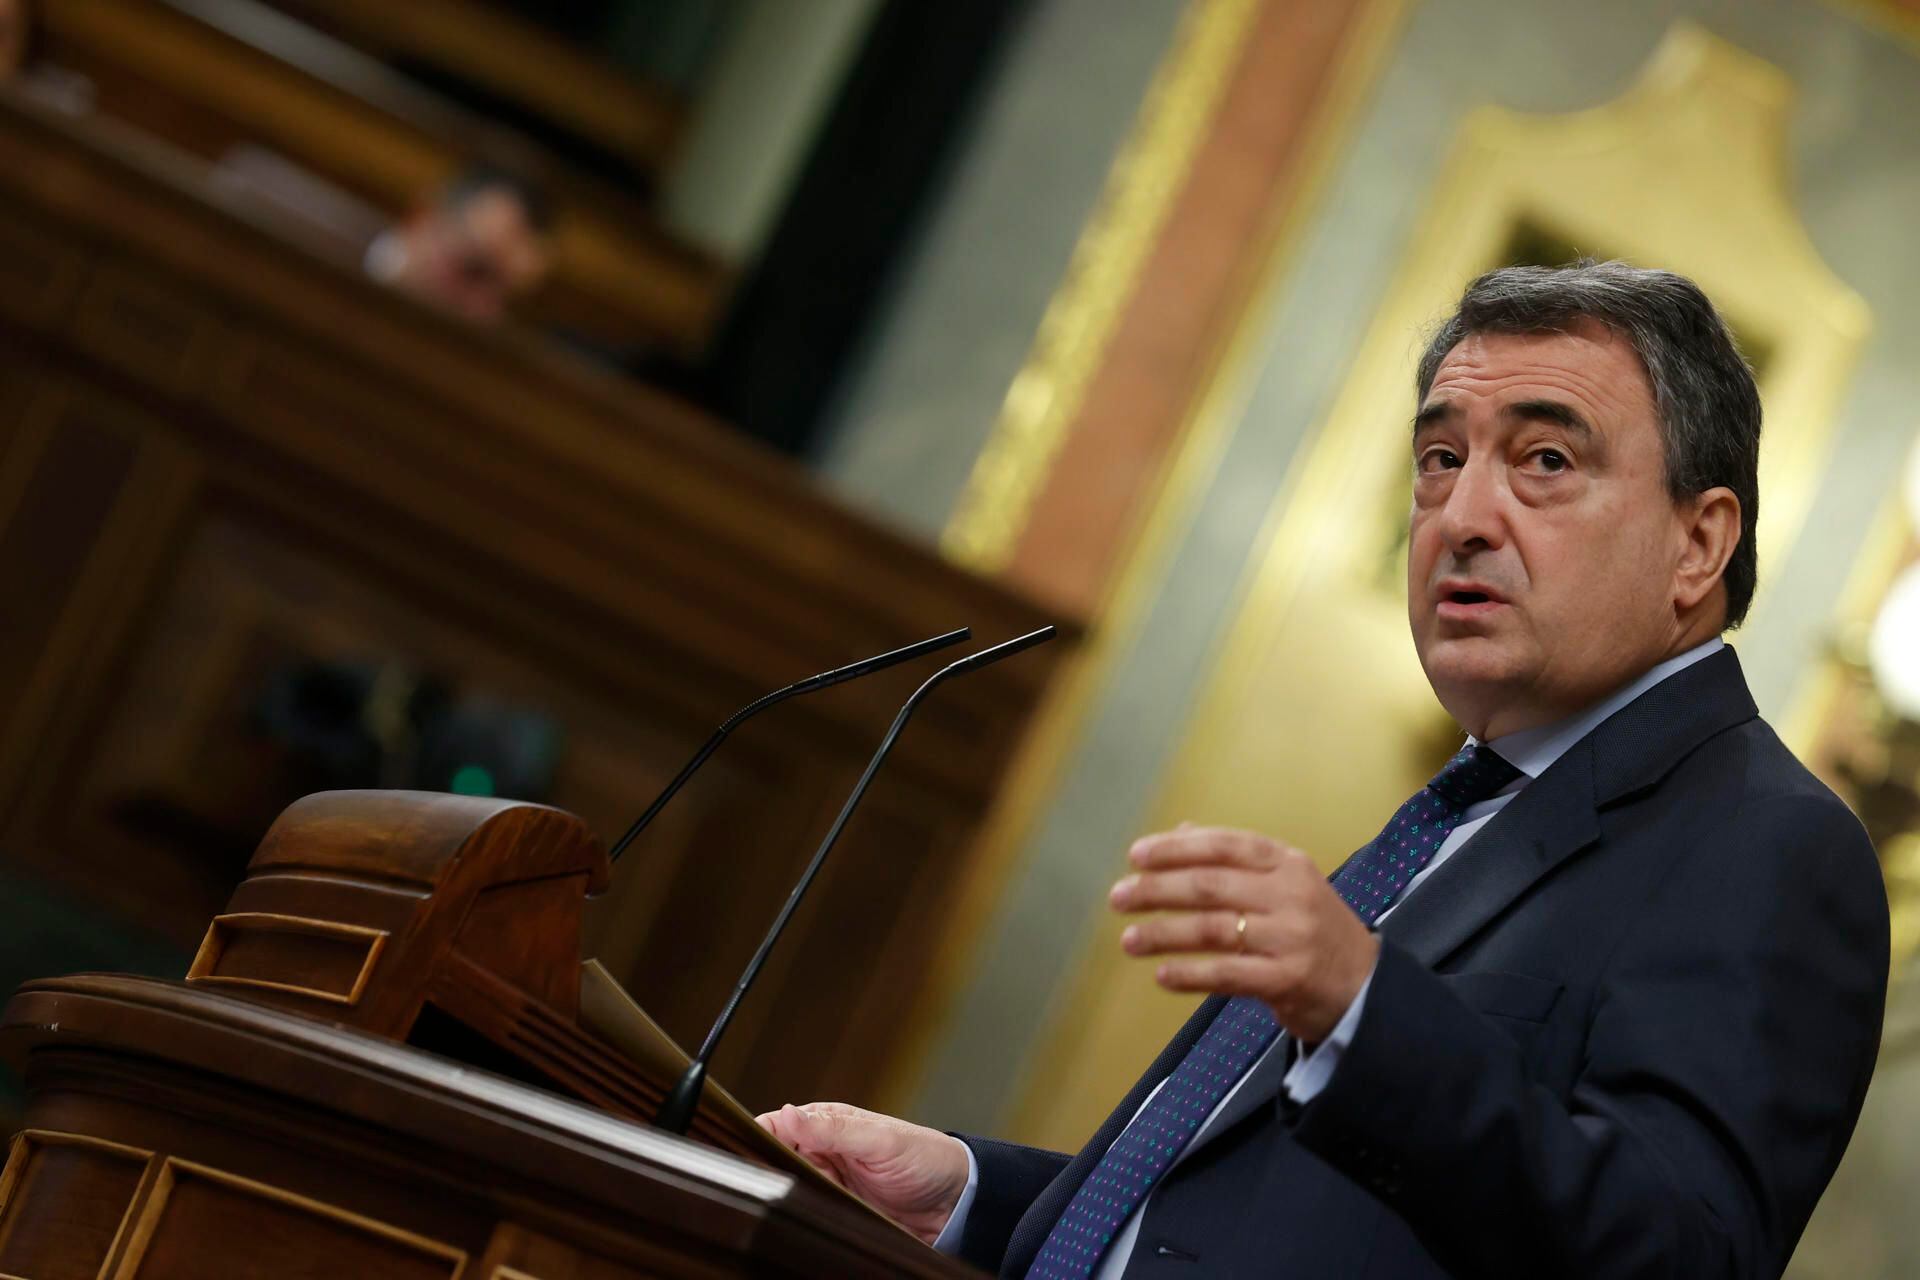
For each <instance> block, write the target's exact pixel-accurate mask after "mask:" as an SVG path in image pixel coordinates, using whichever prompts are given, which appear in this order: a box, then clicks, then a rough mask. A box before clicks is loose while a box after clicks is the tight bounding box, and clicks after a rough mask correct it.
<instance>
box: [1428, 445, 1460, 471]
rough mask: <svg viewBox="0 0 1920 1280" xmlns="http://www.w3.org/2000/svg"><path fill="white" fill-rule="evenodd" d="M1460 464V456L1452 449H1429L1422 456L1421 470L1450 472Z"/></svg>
mask: <svg viewBox="0 0 1920 1280" xmlns="http://www.w3.org/2000/svg"><path fill="white" fill-rule="evenodd" d="M1459 465H1461V464H1460V455H1458V454H1456V453H1455V452H1454V451H1453V450H1451V449H1429V450H1427V451H1426V452H1425V453H1423V454H1421V455H1420V470H1422V471H1448V470H1451V469H1453V468H1455V467H1458V466H1459Z"/></svg>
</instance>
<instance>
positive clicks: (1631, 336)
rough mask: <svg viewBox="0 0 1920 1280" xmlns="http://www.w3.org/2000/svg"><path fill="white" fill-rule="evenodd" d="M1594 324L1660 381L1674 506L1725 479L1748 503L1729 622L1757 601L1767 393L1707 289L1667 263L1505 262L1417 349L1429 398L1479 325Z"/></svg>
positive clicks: (1730, 582) (1535, 328)
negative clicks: (1450, 358)
mask: <svg viewBox="0 0 1920 1280" xmlns="http://www.w3.org/2000/svg"><path fill="white" fill-rule="evenodd" d="M1582 320H1592V321H1598V322H1599V323H1601V324H1604V325H1606V326H1608V327H1609V328H1611V329H1613V330H1614V331H1615V332H1617V333H1619V334H1620V335H1621V336H1623V337H1625V338H1626V339H1627V341H1628V342H1630V343H1631V344H1632V345H1633V349H1634V351H1635V352H1637V353H1638V354H1639V356H1640V363H1641V364H1642V365H1644V366H1645V367H1646V370H1647V379H1648V381H1649V382H1651V383H1652V384H1653V399H1654V405H1655V406H1656V408H1657V409H1658V411H1659V414H1660V432H1661V436H1662V439H1663V441H1664V444H1665V452H1666V470H1667V492H1668V493H1669V494H1670V495H1672V497H1673V500H1674V501H1675V502H1680V501H1683V500H1684V499H1687V498H1691V497H1694V496H1695V495H1697V494H1701V493H1704V492H1706V491H1707V490H1708V489H1712V488H1715V487H1716V486H1720V485H1725V486H1726V487H1727V488H1729V489H1731V490H1733V492H1734V496H1735V497H1737V498H1739V500H1740V541H1739V542H1738V543H1737V544H1736V545H1735V546H1734V549H1733V557H1732V559H1731V560H1729V561H1728V562H1727V571H1726V584H1727V620H1726V625H1727V626H1728V627H1737V626H1739V625H1740V622H1741V620H1742V619H1743V618H1745V617H1746V616H1747V608H1748V606H1749V605H1751V604H1752V603H1753V587H1754V579H1755V575H1756V573H1757V569H1758V561H1757V558H1756V556H1755V554H1754V545H1753V535H1754V527H1755V525H1756V523H1757V522H1758V520H1759V518H1760V478H1759V470H1760V389H1759V387H1758V386H1757V385H1756V384H1755V382H1754V379H1753V370H1752V369H1751V368H1750V367H1749V366H1748V364H1747V362H1746V359H1745V358H1744V357H1742V356H1741V354H1740V348H1739V346H1738V345H1737V344H1736V343H1735V342H1734V339H1733V334H1732V333H1731V332H1730V331H1729V330H1728V328H1727V325H1726V322H1725V321H1723V320H1722V319H1721V318H1720V313H1719V312H1718V311H1716V310H1715V309H1714V305H1713V303H1712V302H1710V301H1709V300H1708V299H1707V295H1706V294H1704V293H1702V292H1701V291H1700V286H1699V285H1696V284H1695V283H1694V282H1693V281H1691V280H1689V279H1687V278H1686V277H1685V276H1679V275H1675V274H1674V273H1673V272H1671V271H1648V270H1644V269H1642V268H1639V267H1632V266H1628V265H1627V264H1626V263H1624V262H1593V261H1591V260H1588V259H1582V260H1581V261H1579V262H1575V263H1573V264H1571V265H1569V266H1565V267H1504V268H1502V269H1501V270H1499V271H1489V272H1488V273H1487V274H1485V275H1483V276H1481V277H1480V278H1479V279H1478V280H1475V281H1474V282H1473V283H1472V284H1470V285H1468V286H1467V291H1466V292H1465V293H1464V294H1462V295H1461V297H1460V306H1459V308H1458V309H1457V310H1456V311H1455V312H1454V314H1453V315H1452V316H1451V317H1450V318H1449V319H1448V320H1447V321H1446V322H1445V323H1444V324H1442V325H1441V326H1440V328H1439V329H1438V330H1437V331H1436V332H1435V333H1434V335H1433V338H1432V340H1431V341H1429V342H1428V343H1427V349H1426V353H1425V354H1424V355H1422V356H1421V357H1420V372H1419V377H1418V382H1419V387H1420V399H1421V401H1422V402H1423V403H1424V402H1425V400H1426V396H1427V392H1428V391H1429V390H1431V389H1432V387H1433V378H1434V374H1435V373H1436V372H1438V371H1439V368H1440V362H1441V361H1442V360H1444V359H1446V356H1447V353H1448V352H1449V351H1451V350H1453V348H1454V347H1455V346H1457V345H1458V344H1459V343H1460V341H1461V340H1462V339H1463V338H1466V337H1467V336H1469V335H1470V334H1476V333H1557V332H1564V331H1565V330H1567V329H1568V328H1570V327H1571V326H1573V325H1574V324H1576V323H1578V322H1580V321H1582Z"/></svg>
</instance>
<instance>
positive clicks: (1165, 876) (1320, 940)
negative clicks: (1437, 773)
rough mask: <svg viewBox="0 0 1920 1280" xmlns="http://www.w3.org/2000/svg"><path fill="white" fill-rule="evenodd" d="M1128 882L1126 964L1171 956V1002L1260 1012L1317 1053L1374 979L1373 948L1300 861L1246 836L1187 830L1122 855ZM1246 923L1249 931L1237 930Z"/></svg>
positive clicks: (1309, 865) (1292, 852)
mask: <svg viewBox="0 0 1920 1280" xmlns="http://www.w3.org/2000/svg"><path fill="white" fill-rule="evenodd" d="M1127 860H1128V861H1129V862H1131V863H1132V864H1133V867H1134V871H1135V874H1133V875H1130V876H1128V877H1127V878H1126V879H1124V880H1122V881H1120V882H1119V883H1118V884H1116V885H1114V886H1113V892H1112V894H1111V896H1110V901H1111V902H1112V904H1113V908H1114V910H1116V911H1120V912H1124V913H1127V914H1135V913H1146V912H1152V913H1157V914H1152V915H1148V916H1147V917H1146V918H1145V919H1142V920H1138V921H1135V922H1134V923H1132V924H1130V925H1128V926H1127V928H1126V930H1125V932H1123V933H1122V934H1121V935H1120V945H1121V948H1122V949H1123V950H1125V951H1126V952H1127V954H1129V955H1135V956H1152V955H1169V956H1174V957H1176V958H1174V959H1169V960H1166V961H1164V962H1162V963H1161V965H1160V967H1159V969H1158V970H1157V971H1156V976H1157V978H1158V979H1159V982H1160V985H1161V986H1163V987H1165V988H1166V989H1167V990H1169V991H1205V992H1209V993H1213V994H1216V995H1227V996H1252V997H1255V998H1256V999H1259V1000H1263V1001H1265V1002H1266V1004H1267V1006H1268V1007H1269V1008H1271V1009H1272V1010H1273V1016H1274V1017H1275V1018H1277V1019H1279V1021H1280V1025H1281V1026H1283V1027H1285V1028H1286V1029H1287V1030H1288V1031H1289V1032H1291V1033H1292V1034H1293V1036H1294V1037H1295V1038H1296V1039H1297V1040H1299V1041H1300V1042H1301V1043H1303V1044H1309V1045H1313V1044H1318V1043H1319V1042H1320V1041H1322V1040H1324V1039H1326V1038H1327V1035H1328V1034H1329V1033H1330V1032H1331V1031H1332V1030H1333V1029H1334V1027H1335V1026H1337V1025H1338V1024H1339V1022H1340V1016H1341V1015H1342V1014H1344V1013H1345V1012H1346V1011H1347V1006H1348V1005H1350V1004H1352V1003H1353V1000H1354V997H1356V996H1358V995H1359V994H1360V989H1361V988H1362V987H1364V986H1365V985H1366V983H1367V979H1368V978H1369V977H1371V976H1372V974H1373V967H1374V964H1375V962H1376V961H1377V960H1378V959H1379V955H1380V942H1379V940H1378V939H1377V938H1375V937H1374V936H1373V934H1372V932H1371V931H1370V930H1368V928H1367V926H1366V925H1364V924H1362V923H1361V922H1360V917H1359V916H1357V915H1355V914H1354V913H1353V909H1352V908H1351V907H1349V906H1348V905H1347V904H1346V902H1344V901H1343V900H1342V899H1341V897H1340V895H1339V894H1337V893H1335V892H1334V891H1333V887H1332V886H1331V885H1329V884H1328V883H1327V880H1326V876H1325V873H1323V872H1322V871H1321V870H1320V869H1319V868H1318V867H1316V866H1315V865H1314V864H1313V860H1312V859H1311V858H1309V857H1308V856H1307V855H1306V854H1304V853H1302V852H1300V851H1299V850H1298V849H1295V848H1293V847H1291V846H1289V845H1285V844H1281V843H1280V842H1279V841H1277V840H1271V839H1268V838H1267V837H1266V836H1263V835H1260V834H1258V833H1257V832H1253V831H1235V830H1230V829H1228V828H1225V827H1195V826H1187V825H1182V826H1181V827H1179V828H1178V829H1176V830H1173V831H1167V832H1162V833H1161V834H1159V835H1151V836H1143V837H1142V838H1140V839H1139V840H1136V841H1134V843H1133V847H1132V848H1131V849H1129V850H1128V851H1127ZM1243 922H1244V923H1243Z"/></svg>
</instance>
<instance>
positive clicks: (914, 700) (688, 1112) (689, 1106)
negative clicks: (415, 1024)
mask: <svg viewBox="0 0 1920 1280" xmlns="http://www.w3.org/2000/svg"><path fill="white" fill-rule="evenodd" d="M1053 634H1054V629H1053V628H1052V627H1041V628H1040V629H1039V630H1038V631H1029V632H1028V633H1027V634H1026V635H1023V636H1017V637H1015V638H1014V639H1012V640H1008V641H1006V642H1005V643H1004V644H997V645H994V646H993V647H992V648H990V649H982V650H980V651H979V652H978V653H972V654H968V655H967V656H966V657H964V658H962V659H960V661H958V662H955V663H951V664H950V665H948V666H945V667H942V668H941V669H940V670H938V671H936V672H934V673H933V675H931V676H929V677H928V678H927V682H926V683H925V684H923V685H921V686H920V687H919V688H918V689H915V690H914V691H913V696H912V697H910V698H908V699H907V700H906V702H905V703H904V704H902V706H901V707H900V714H898V715H896V716H895V717H894V718H893V725H892V727H891V728H889V729H888V730H887V736H886V737H885V738H882V739H881V740H880V749H879V750H877V751H875V752H874V753H873V759H871V760H869V761H867V767H866V771H865V772H863V773H862V774H861V775H860V781H858V782H856V783H854V784H853V792H852V794H850V795H849V796H848V797H847V802H846V803H845V804H844V805H842V806H840V816H839V817H837V818H835V819H834V820H833V826H832V827H830V828H828V830H827V835H826V838H825V839H824V840H822V841H821V842H820V847H819V848H818V849H816V850H815V851H814V854H813V860H812V861H811V862H809V863H807V869H806V870H805V871H803V872H801V873H800V882H799V883H798V884H796V885H794V886H793V892H792V893H790V894H788V895H787V901H786V905H785V906H783V907H781V908H780V914H779V915H777V916H775V917H774V920H773V927H772V928H771V929H768V930H767V936H766V937H765V938H763V939H761V941H760V949H759V950H758V951H755V952H754V953H753V959H751V960H749V961H748V962H747V969H746V972H745V973H742V974H741V975H740V981H739V982H737V983H735V984H734V988H733V994H732V995H731V996H730V997H728V999H727V1005H726V1008H724V1009H722V1010H721V1011H720V1016H719V1017H718V1018H716V1019H714V1023H713V1029H712V1030H711V1031H709V1032H707V1038H706V1040H704V1041H703V1042H702V1043H701V1045H700V1052H699V1053H696V1054H695V1055H694V1056H693V1061H692V1062H691V1063H689V1064H687V1069H686V1070H685V1071H683V1072H681V1074H680V1078H679V1079H678V1080H677V1081H675V1082H674V1086H673V1088H672V1089H671V1090H670V1091H669V1092H668V1093H667V1096H666V1099H665V1100H664V1101H662V1102H661V1104H660V1114H659V1115H657V1116H656V1117H654V1121H653V1123H654V1125H655V1127H657V1128H661V1129H666V1130H668V1131H669V1132H672V1133H685V1132H686V1131H687V1126H688V1125H690V1124H692V1123H693V1114H694V1112H695V1111H696V1110H697V1109H698V1108H699V1105H700V1094H701V1093H702V1092H703V1091H704V1090H705V1089H706V1085H707V1063H708V1062H709V1061H711V1060H712V1058H713V1051H714V1049H715V1048H717V1047H718V1046H719V1044H720V1037H721V1036H722V1035H723V1034H725V1033H726V1030H727V1024H728V1023H730V1022H732V1021H733V1015H734V1011H735V1010H737V1009H738V1008H739V1007H740V1000H741V998H742V997H743V996H745V995H746V994H747V988H748V987H750V986H752V985H753V980H754V979H755V978H757V977H759V976H760V969H761V967H762V966H763V965H765V964H766V962H767V954H768V953H769V952H771V951H772V950H773V944H774V943H776V942H778V941H779V940H780V934H781V933H782V932H783V931H784V930H785V929H786V927H787V921H789V920H791V919H792V918H793V913H794V909H795V908H797V907H798V906H799V905H800V899H801V898H803V897H805V896H806V892H807V888H808V886H810V885H812V884H813V878H814V877H815V876H816V875H818V874H819V873H820V868H821V866H822V865H823V864H824V863H825V862H826V860H827V854H828V852H830V851H831V850H832V848H833V845H834V841H836V840H838V839H839V838H840V832H841V830H842V829H844V828H845V827H846V825H847V819H848V818H851V817H852V816H853V811H854V808H855V807H856V806H858V805H859V803H860V798H861V797H862V796H864V795H866V793H867V784H868V783H870V782H872V781H873V775H874V774H876V773H878V772H879V771H880V765H881V763H882V762H883V761H885V760H886V758H887V753H888V752H889V751H892V750H893V744H894V742H895V741H896V740H897V739H898V738H899V737H900V731H901V730H902V729H904V728H905V727H906V724H907V720H908V719H909V718H911V717H912V715H913V713H914V709H915V708H917V707H918V706H919V705H920V702H921V699H923V698H925V697H926V696H927V695H928V694H929V693H931V692H932V691H933V689H934V688H935V686H937V685H940V684H942V683H944V682H946V681H948V680H951V679H953V677H955V676H962V675H965V674H967V673H968V672H969V671H978V670H979V669H980V668H982V667H986V666H991V665H992V664H994V663H996V662H998V661H1000V659H1002V658H1010V657H1012V656H1013V655H1014V654H1016V653H1019V652H1020V651H1021V650H1022V649H1031V648H1033V646H1035V645H1037V644H1042V643H1045V642H1046V641H1048V640H1051V639H1053Z"/></svg>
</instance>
